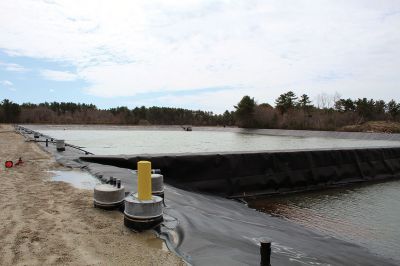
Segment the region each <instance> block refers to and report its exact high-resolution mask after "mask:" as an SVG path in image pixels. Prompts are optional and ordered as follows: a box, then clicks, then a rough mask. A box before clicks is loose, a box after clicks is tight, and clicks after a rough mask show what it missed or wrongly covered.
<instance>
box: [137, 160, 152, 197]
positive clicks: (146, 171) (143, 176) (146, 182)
mask: <svg viewBox="0 0 400 266" xmlns="http://www.w3.org/2000/svg"><path fill="white" fill-rule="evenodd" d="M137 170H138V198H139V200H151V162H149V161H139V162H138V163H137Z"/></svg>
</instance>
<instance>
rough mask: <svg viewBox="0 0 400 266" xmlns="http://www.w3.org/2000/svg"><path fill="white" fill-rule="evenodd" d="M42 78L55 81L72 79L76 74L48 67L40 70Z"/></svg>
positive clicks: (74, 78)
mask: <svg viewBox="0 0 400 266" xmlns="http://www.w3.org/2000/svg"><path fill="white" fill-rule="evenodd" d="M40 74H41V75H42V77H43V78H45V79H48V80H55V81H74V80H76V79H77V78H78V76H77V75H76V74H74V73H71V72H69V71H56V70H50V69H43V70H41V71H40Z"/></svg>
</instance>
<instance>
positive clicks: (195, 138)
mask: <svg viewBox="0 0 400 266" xmlns="http://www.w3.org/2000/svg"><path fill="white" fill-rule="evenodd" d="M36 130H39V131H41V132H42V133H44V134H47V135H50V136H52V137H55V138H59V139H65V140H66V142H68V143H71V144H74V145H78V146H82V147H85V149H86V150H88V151H90V152H92V153H94V154H104V155H117V154H141V153H181V152H191V153H194V152H224V151H225V152H229V151H260V150H287V149H315V148H341V147H342V148H346V147H375V146H400V142H399V141H385V140H356V139H335V138H316V137H287V136H269V135H256V134H244V133H237V132H221V131H192V132H185V131H177V130H165V129H164V130H160V131H157V130H132V129H129V128H118V127H113V128H111V129H110V128H101V127H100V128H99V127H97V128H95V129H90V128H84V129H76V128H74V129H70V128H66V130H63V129H62V128H61V129H55V128H52V127H47V126H46V127H43V128H40V127H39V128H36ZM194 130H196V129H194ZM76 178H78V179H77V180H76ZM81 178H82V177H81V176H80V175H79V177H78V176H76V177H71V175H69V176H68V177H67V178H66V176H65V175H64V174H63V177H62V178H61V180H62V181H66V180H70V181H67V182H72V183H75V182H76V181H80V179H81ZM74 180H75V181H74ZM75 184H76V183H75ZM399 191H400V181H393V182H386V183H379V184H368V185H365V186H359V187H352V188H341V189H333V190H324V191H319V192H309V193H301V194H293V195H288V196H281V197H273V198H272V197H270V198H267V199H259V200H256V201H252V202H250V206H251V207H253V208H256V209H259V210H262V211H265V212H267V213H271V214H273V215H277V216H280V217H282V218H283V219H289V220H291V221H293V222H296V223H299V224H302V225H304V226H306V227H308V228H311V229H313V230H318V231H320V232H322V233H324V234H328V235H331V236H334V237H337V238H339V239H344V240H347V241H349V242H352V243H356V244H359V245H361V246H364V247H366V248H368V249H369V250H370V251H371V252H373V253H377V254H380V255H382V256H384V257H388V258H394V259H396V260H398V261H399V263H400V255H399V254H397V253H398V251H399V250H400V230H398V226H399V225H400V193H399Z"/></svg>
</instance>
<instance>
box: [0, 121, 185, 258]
mask: <svg viewBox="0 0 400 266" xmlns="http://www.w3.org/2000/svg"><path fill="white" fill-rule="evenodd" d="M18 157H22V160H23V161H24V163H23V165H21V166H14V167H13V168H11V169H6V168H5V167H4V162H5V161H6V160H12V161H14V162H16V160H17V159H18ZM60 167H61V166H59V165H58V164H57V163H56V162H55V161H54V159H53V158H52V157H51V156H50V155H49V154H47V153H46V152H44V151H42V150H41V149H40V148H39V147H38V146H37V145H36V144H34V143H28V142H25V141H24V138H23V137H22V136H20V135H18V134H16V133H14V132H13V128H12V127H11V126H9V125H0V265H54V264H62V265H184V263H183V262H182V261H181V260H180V259H179V258H178V257H176V256H175V255H174V254H172V253H171V252H169V251H166V250H165V248H163V243H162V241H161V240H159V239H157V238H156V237H155V236H154V235H153V234H151V233H149V232H148V233H141V234H137V233H134V232H131V231H129V230H128V229H126V228H125V227H124V225H123V214H122V213H120V212H116V211H112V212H107V211H102V210H99V209H95V208H93V201H92V200H93V198H92V197H93V196H92V195H93V192H92V191H88V190H81V189H77V188H74V187H72V186H70V185H69V184H66V183H64V182H53V181H50V177H51V173H49V172H48V170H51V169H60Z"/></svg>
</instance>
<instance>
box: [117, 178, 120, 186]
mask: <svg viewBox="0 0 400 266" xmlns="http://www.w3.org/2000/svg"><path fill="white" fill-rule="evenodd" d="M117 188H121V179H117Z"/></svg>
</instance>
